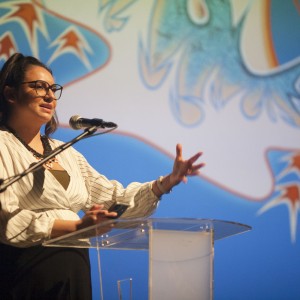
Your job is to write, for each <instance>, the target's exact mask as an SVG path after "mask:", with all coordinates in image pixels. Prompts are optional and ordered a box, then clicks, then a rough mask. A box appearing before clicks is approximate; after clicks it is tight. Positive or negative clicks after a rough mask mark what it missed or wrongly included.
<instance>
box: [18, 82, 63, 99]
mask: <svg viewBox="0 0 300 300" xmlns="http://www.w3.org/2000/svg"><path fill="white" fill-rule="evenodd" d="M38 82H42V83H46V84H47V85H48V87H43V88H44V90H45V92H46V94H45V95H43V96H42V95H39V94H38V91H37V87H36V85H37V83H38ZM26 83H34V87H33V89H34V90H35V92H36V94H37V95H38V96H40V97H45V96H46V95H48V94H49V90H50V89H51V91H52V93H53V95H55V92H54V91H53V90H52V88H53V87H55V86H56V87H58V89H56V91H60V95H59V97H58V98H56V97H54V99H55V100H59V99H60V97H61V95H62V91H63V86H61V85H60V84H58V83H54V84H51V85H50V84H49V83H48V82H47V81H44V80H40V79H38V80H33V81H23V82H21V84H26Z"/></svg>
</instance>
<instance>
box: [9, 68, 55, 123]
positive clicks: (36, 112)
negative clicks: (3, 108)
mask: <svg viewBox="0 0 300 300" xmlns="http://www.w3.org/2000/svg"><path fill="white" fill-rule="evenodd" d="M37 80H38V81H39V82H38V83H37V84H36V83H34V82H35V81H37ZM28 82H29V83H28ZM30 82H33V83H30ZM52 84H54V78H53V77H52V75H51V73H49V71H47V70H46V69H44V68H43V67H39V66H31V67H30V68H29V69H28V70H27V71H26V73H25V76H24V81H23V83H22V84H21V85H20V87H19V88H16V89H15V91H14V93H13V97H12V98H11V99H10V101H9V102H10V103H11V117H12V118H15V117H17V118H18V120H20V119H21V120H23V121H26V124H28V125H30V123H31V122H32V123H33V124H35V125H39V126H41V125H43V124H45V123H47V122H49V121H50V120H51V118H52V116H53V114H54V112H55V108H56V100H55V97H54V94H53V92H52V90H51V89H47V88H48V87H49V85H50V86H51V85H52ZM44 87H46V89H44ZM45 91H46V92H45Z"/></svg>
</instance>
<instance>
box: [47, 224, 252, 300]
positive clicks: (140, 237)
mask: <svg viewBox="0 0 300 300" xmlns="http://www.w3.org/2000/svg"><path fill="white" fill-rule="evenodd" d="M249 230H251V227H250V226H248V225H244V224H240V223H234V222H229V221H222V220H211V219H186V218H176V219H175V218H160V219H155V218H147V219H112V220H109V221H107V222H104V223H102V224H99V225H95V226H91V227H89V228H85V229H82V230H79V231H77V232H75V233H72V234H67V235H64V236H62V237H59V238H55V239H51V240H48V241H47V242H45V243H44V246H47V247H80V248H96V249H97V251H98V260H99V261H98V271H99V274H100V275H99V280H100V296H99V299H101V300H104V299H103V287H102V273H103V274H104V276H105V273H106V272H105V270H101V264H100V257H101V255H100V253H101V251H102V250H104V249H111V250H113V249H117V250H130V251H133V250H146V251H148V259H149V265H148V267H147V268H148V270H144V272H148V291H147V293H148V295H147V296H145V297H144V298H143V300H144V299H147V297H148V299H149V300H171V299H172V300H177V299H178V300H194V299H201V300H203V299H213V260H214V241H215V240H218V239H222V238H226V237H229V236H232V235H236V234H240V233H244V232H247V231H249ZM132 263H134V262H132ZM135 276H139V274H133V276H132V278H131V279H130V283H129V284H130V292H128V291H127V294H128V293H129V294H130V296H129V297H128V298H125V297H123V296H122V292H121V291H119V299H132V298H131V297H132V291H131V288H132V283H131V280H132V281H133V282H134V280H135ZM121 281H122V280H121V278H120V281H119V282H118V288H119V289H121V286H120V285H119V284H120V283H121ZM105 300H106V299H105ZM109 300H110V299H109Z"/></svg>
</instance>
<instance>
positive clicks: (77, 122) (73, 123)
mask: <svg viewBox="0 0 300 300" xmlns="http://www.w3.org/2000/svg"><path fill="white" fill-rule="evenodd" d="M69 125H70V127H71V128H73V129H75V130H78V129H82V128H88V127H93V126H95V127H101V128H114V127H117V124H115V123H113V122H106V121H103V120H102V119H86V118H82V117H80V116H78V115H75V116H72V117H71V118H70V120H69Z"/></svg>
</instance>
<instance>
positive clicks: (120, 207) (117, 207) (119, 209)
mask: <svg viewBox="0 0 300 300" xmlns="http://www.w3.org/2000/svg"><path fill="white" fill-rule="evenodd" d="M127 208H128V205H126V204H118V203H114V204H113V205H112V206H111V207H110V208H109V209H108V211H109V212H116V213H117V216H115V217H109V218H113V219H116V218H119V217H120V216H121V215H122V214H123V213H124V212H125V211H126V209H127Z"/></svg>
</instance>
